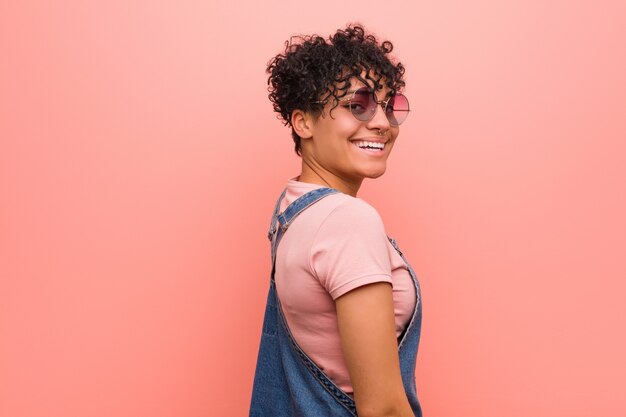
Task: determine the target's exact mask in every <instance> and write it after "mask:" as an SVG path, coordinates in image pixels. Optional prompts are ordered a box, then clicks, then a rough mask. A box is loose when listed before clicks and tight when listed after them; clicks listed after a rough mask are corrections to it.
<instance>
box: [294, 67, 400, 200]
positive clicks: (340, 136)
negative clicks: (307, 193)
mask: <svg viewBox="0 0 626 417" xmlns="http://www.w3.org/2000/svg"><path fill="white" fill-rule="evenodd" d="M351 82H352V85H351V87H350V88H349V89H348V94H346V95H345V96H344V97H343V98H345V99H346V100H345V101H340V102H339V103H338V106H337V107H336V108H334V109H333V110H332V117H331V113H330V109H331V108H332V107H333V106H334V103H333V102H332V101H331V102H329V103H328V104H326V106H325V108H324V112H323V114H322V115H321V116H320V117H319V118H318V119H317V120H316V121H315V122H314V123H313V126H312V137H311V138H309V139H307V140H303V141H302V149H303V157H308V159H309V160H310V162H313V163H314V164H315V165H316V168H318V169H321V170H323V172H324V174H326V175H330V176H333V177H335V178H331V179H335V180H339V181H340V182H342V183H347V184H356V185H357V189H358V185H360V184H361V182H362V181H363V179H364V178H377V177H380V176H381V175H383V174H384V173H385V170H386V168H387V158H388V157H389V154H390V153H391V149H393V145H394V143H395V140H396V138H397V137H398V133H399V132H400V129H399V128H398V127H397V126H395V127H394V126H391V125H390V124H389V120H388V119H387V117H386V116H385V112H384V111H383V109H382V106H381V105H380V104H379V105H377V108H376V113H375V114H374V116H373V117H372V119H371V120H369V121H360V120H358V119H357V118H355V117H354V115H352V112H351V111H350V105H349V101H348V100H347V99H348V98H349V97H350V96H351V95H352V92H353V91H355V90H356V89H358V88H360V87H364V86H365V85H364V84H363V83H362V82H361V81H359V80H357V79H356V78H355V79H353V80H351ZM372 86H373V85H369V87H372ZM389 93H390V91H389V89H388V88H387V87H386V86H385V87H383V89H382V90H378V91H376V96H377V99H378V100H379V101H386V100H387V99H388V98H389ZM364 142H375V143H376V145H377V146H378V147H380V145H381V144H382V145H383V149H382V150H378V149H364V148H362V147H359V145H361V146H363V145H365V143H364ZM376 145H375V146H376ZM325 179H326V180H328V178H325Z"/></svg>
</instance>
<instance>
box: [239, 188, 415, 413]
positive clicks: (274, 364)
mask: <svg viewBox="0 0 626 417" xmlns="http://www.w3.org/2000/svg"><path fill="white" fill-rule="evenodd" d="M286 191H287V190H286V189H285V191H283V193H282V194H281V196H280V197H279V199H278V202H277V203H276V207H275V208H274V214H273V216H272V221H271V224H270V230H269V232H268V238H269V240H270V242H271V256H272V273H271V276H270V289H269V294H268V296H267V305H266V308H265V318H264V320H263V332H262V335H261V344H260V347H259V354H258V358H257V366H256V372H255V375H254V385H253V388H252V400H251V405H250V417H295V416H302V417H318V416H319V417H322V416H323V417H332V416H356V415H357V411H356V406H355V404H354V400H353V399H352V398H350V397H349V396H348V395H347V394H346V393H345V392H343V391H342V390H341V389H340V388H339V387H337V386H336V385H335V384H334V383H333V382H332V381H331V380H330V379H329V378H328V377H327V376H326V374H324V372H323V371H322V370H320V368H319V367H318V366H317V365H316V364H315V363H313V361H312V360H311V359H310V358H309V357H308V356H307V355H306V353H304V351H302V349H301V348H300V347H299V346H298V344H297V342H296V341H295V339H294V337H293V335H292V334H291V332H290V330H289V327H288V326H287V321H286V319H285V316H284V315H283V311H282V308H281V306H280V301H279V300H278V296H277V294H276V284H275V281H274V272H275V264H276V263H275V261H276V249H277V247H278V244H279V243H280V240H281V238H282V236H283V235H284V234H285V232H286V231H287V229H288V227H289V225H290V224H291V223H292V222H293V220H294V219H295V218H296V217H297V216H298V215H299V214H300V213H302V212H303V211H304V210H305V209H306V208H308V207H309V206H311V205H312V204H315V203H316V202H317V201H319V200H321V199H322V198H324V197H326V196H328V195H330V194H332V193H336V192H339V191H338V190H335V189H333V188H318V189H315V190H313V191H309V192H308V193H306V194H304V195H302V196H301V197H300V198H298V199H297V200H296V201H294V202H293V203H291V204H290V205H289V207H287V209H286V210H285V211H284V212H283V213H280V214H279V212H278V211H279V208H280V202H281V200H282V199H283V198H284V196H285V192H286ZM388 238H389V237H388ZM389 241H390V242H391V244H392V245H393V247H394V248H395V249H396V251H397V252H398V254H399V255H400V256H401V257H402V259H403V260H404V262H405V263H406V265H407V267H408V270H409V273H410V275H411V278H412V279H413V283H414V284H415V289H416V294H417V300H416V305H415V310H414V311H413V316H412V317H411V321H410V322H409V324H408V325H407V327H406V329H405V330H404V332H403V333H402V335H400V337H399V338H398V355H399V358H400V371H401V375H402V382H403V384H404V389H405V391H406V395H407V398H408V400H409V403H410V404H411V408H412V409H413V413H414V414H415V416H416V417H421V416H422V410H421V407H420V404H419V401H418V399H417V392H416V388H415V361H416V358H417V348H418V345H419V339H420V330H421V324H422V303H421V293H420V288H419V284H418V282H417V277H416V276H415V272H414V271H413V269H412V268H411V266H410V265H409V263H408V262H407V260H406V258H405V257H404V255H403V254H402V252H401V251H400V248H399V247H398V244H397V243H396V241H395V240H394V239H392V238H389Z"/></svg>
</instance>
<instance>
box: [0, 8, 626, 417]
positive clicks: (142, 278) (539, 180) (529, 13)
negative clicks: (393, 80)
mask: <svg viewBox="0 0 626 417" xmlns="http://www.w3.org/2000/svg"><path fill="white" fill-rule="evenodd" d="M174 3H175V2H163V1H145V0H140V1H131V2H127V1H119V0H116V1H107V2H85V1H62V2H61V1H59V2H43V1H39V2H37V1H25V2H17V1H12V2H9V1H5V2H2V3H0V145H1V146H0V416H3V417H5V416H6V417H26V416H28V417H40V416H46V417H56V416H58V417H74V416H89V417H99V416H103V417H104V416H117V417H126V416H150V417H160V416H172V417H180V416H184V417H193V416H198V417H199V416H244V415H247V407H248V402H249V396H250V391H251V384H252V377H253V370H254V364H255V360H256V352H257V347H258V341H259V336H260V331H261V320H262V311H263V308H264V302H265V296H266V291H267V285H268V279H269V269H270V265H269V246H268V242H267V239H266V232H267V226H268V222H269V216H270V214H271V210H272V206H273V204H274V202H275V199H276V197H277V196H278V194H279V193H280V191H281V190H282V187H283V185H284V183H285V181H286V180H287V179H288V178H290V177H292V176H295V175H297V174H298V173H299V167H300V160H299V158H297V156H296V155H295V154H294V153H293V150H292V141H291V138H290V135H289V131H288V129H286V128H284V127H283V126H282V125H281V123H280V122H279V121H278V120H277V119H276V117H275V115H274V114H273V112H272V108H271V105H270V103H269V101H268V100H267V97H266V95H267V92H266V79H267V76H266V74H265V72H264V70H265V64H266V62H267V61H268V60H269V59H270V57H271V56H273V55H274V54H276V53H277V52H279V51H280V50H281V49H282V46H283V42H284V41H285V39H287V38H288V37H289V36H290V35H291V34H295V33H299V32H304V33H310V32H318V33H321V34H323V35H327V34H328V33H330V32H332V31H334V30H335V29H337V28H339V27H343V26H344V25H345V24H346V23H347V22H349V21H361V22H363V23H364V24H365V25H366V26H367V27H369V28H370V29H371V30H372V31H374V32H375V33H377V34H379V35H380V36H381V37H383V38H389V39H391V40H392V41H393V42H394V44H395V46H396V53H397V55H398V57H399V58H400V59H401V61H402V62H404V63H405V64H406V67H407V69H408V70H407V83H408V86H407V90H406V92H407V95H408V96H409V97H410V99H411V104H412V106H413V108H414V112H412V114H411V116H410V118H409V120H408V121H407V122H406V124H405V125H403V127H402V130H401V134H400V137H399V140H398V143H397V144H396V147H395V148H394V153H393V154H392V156H391V158H390V161H389V168H388V171H387V173H386V175H384V176H383V177H382V178H380V179H379V180H376V181H366V182H365V183H364V186H363V188H362V191H361V193H360V194H359V196H360V197H361V198H364V199H366V200H367V201H369V202H370V203H371V204H373V205H374V206H375V207H376V208H377V209H378V210H379V212H380V213H381V215H382V216H383V219H384V221H385V224H386V227H387V231H388V234H390V235H391V236H393V237H395V238H396V239H397V240H398V242H399V244H400V245H401V246H402V248H403V249H404V251H405V252H406V254H407V255H408V258H409V260H410V261H411V263H412V265H413V266H414V268H415V270H416V272H417V274H418V276H419V278H420V280H421V283H422V290H423V293H424V320H425V321H424V328H423V339H422V340H423V341H422V345H421V347H420V355H419V360H418V368H417V386H418V391H419V394H420V398H421V400H422V402H423V406H424V410H425V413H426V415H427V416H437V417H440V416H476V417H492V416H493V417H496V416H497V417H501V416H507V417H517V416H529V415H532V416H568V417H572V416H581V417H582V416H596V417H597V416H623V415H625V414H626V399H625V397H624V395H623V391H624V380H625V377H626V360H625V359H624V352H626V336H625V332H624V328H625V325H626V323H625V321H626V319H625V318H626V306H625V303H624V292H625V291H626V284H625V281H626V260H625V259H626V216H625V215H624V213H625V212H626V181H625V180H626V48H625V47H624V39H626V24H625V21H626V3H625V2H623V1H622V0H615V1H593V2H592V1H587V2H585V1H545V0H544V1H538V0H537V1H532V0H531V1H528V0H519V1H486V0H482V1H472V2H468V1H461V0H457V1H445V0H444V1H436V2H424V1H420V2H408V1H407V2H402V1H393V2H389V3H384V2H382V3H381V2H379V1H377V2H374V1H361V2H356V3H355V2H336V1H328V0H318V1H315V2H311V3H303V2H278V1H275V0H272V1H264V2H256V1H249V2H247V3H246V4H242V3H241V2H232V1H219V2H207V1H186V2H176V5H174Z"/></svg>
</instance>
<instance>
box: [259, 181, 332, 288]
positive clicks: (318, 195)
mask: <svg viewBox="0 0 626 417" xmlns="http://www.w3.org/2000/svg"><path fill="white" fill-rule="evenodd" d="M285 191H286V190H285ZM338 192H340V191H339V190H336V189H334V188H326V187H325V188H317V189H315V190H312V191H309V192H308V193H306V194H304V195H302V196H300V197H299V198H298V199H296V201H294V202H293V203H291V204H290V205H289V206H288V207H287V208H286V209H285V211H284V212H282V213H280V214H278V209H275V210H274V215H273V216H272V224H271V226H270V232H269V234H268V237H269V239H270V241H271V244H272V275H271V279H272V280H273V279H274V271H275V263H276V249H277V248H278V244H279V243H280V239H281V238H282V237H283V235H284V234H285V232H286V231H287V228H288V227H289V225H290V224H291V223H292V222H293V220H294V219H295V218H296V217H298V215H300V213H302V212H303V211H304V210H306V209H307V208H308V207H310V206H311V205H313V204H315V203H316V202H318V201H319V200H321V199H322V198H324V197H326V196H328V195H330V194H334V193H338ZM283 197H284V192H283V195H281V197H280V198H279V199H278V203H277V204H276V207H277V208H278V207H280V201H281V200H282V198H283ZM276 222H278V223H279V227H278V229H276ZM274 231H276V235H275V236H274V239H273V240H272V234H273V233H274Z"/></svg>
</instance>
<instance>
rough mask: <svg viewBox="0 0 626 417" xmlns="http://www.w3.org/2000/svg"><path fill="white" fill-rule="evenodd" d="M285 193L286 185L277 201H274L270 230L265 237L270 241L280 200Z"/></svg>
mask: <svg viewBox="0 0 626 417" xmlns="http://www.w3.org/2000/svg"><path fill="white" fill-rule="evenodd" d="M285 194H287V188H286V187H285V189H284V190H283V192H282V194H281V195H280V197H278V201H276V205H275V206H274V214H272V222H271V223H270V230H269V231H268V232H267V238H268V239H269V240H270V241H271V240H272V236H273V235H274V232H275V231H276V221H277V219H278V212H279V210H280V202H281V201H282V200H283V198H284V197H285Z"/></svg>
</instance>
